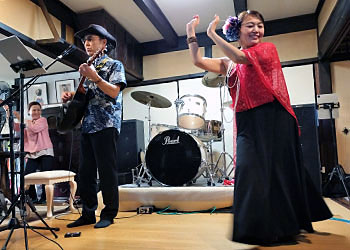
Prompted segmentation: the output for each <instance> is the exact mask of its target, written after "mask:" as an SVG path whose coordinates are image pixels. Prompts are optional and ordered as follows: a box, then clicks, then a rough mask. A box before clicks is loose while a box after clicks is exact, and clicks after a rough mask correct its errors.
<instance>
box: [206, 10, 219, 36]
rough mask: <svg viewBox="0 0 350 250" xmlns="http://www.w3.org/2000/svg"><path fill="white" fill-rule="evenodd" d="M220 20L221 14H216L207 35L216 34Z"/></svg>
mask: <svg viewBox="0 0 350 250" xmlns="http://www.w3.org/2000/svg"><path fill="white" fill-rule="evenodd" d="M219 21H220V18H219V16H217V15H215V16H214V20H213V21H211V23H210V24H209V26H208V29H207V35H208V36H209V37H211V35H213V34H215V32H216V31H215V30H216V26H217V25H218V23H219Z"/></svg>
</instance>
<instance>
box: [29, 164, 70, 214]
mask: <svg viewBox="0 0 350 250" xmlns="http://www.w3.org/2000/svg"><path fill="white" fill-rule="evenodd" d="M74 176H75V173H74V172H71V171H67V170H52V171H43V172H36V173H32V174H28V175H25V176H24V183H25V189H26V190H27V189H28V188H29V185H33V184H45V192H46V204H47V217H52V213H53V207H54V206H53V190H54V184H56V183H60V182H69V186H70V197H69V208H70V211H71V212H74V210H75V209H74V206H73V198H74V196H75V192H76V191H77V183H76V182H75V181H74ZM27 213H28V215H29V213H30V209H27Z"/></svg>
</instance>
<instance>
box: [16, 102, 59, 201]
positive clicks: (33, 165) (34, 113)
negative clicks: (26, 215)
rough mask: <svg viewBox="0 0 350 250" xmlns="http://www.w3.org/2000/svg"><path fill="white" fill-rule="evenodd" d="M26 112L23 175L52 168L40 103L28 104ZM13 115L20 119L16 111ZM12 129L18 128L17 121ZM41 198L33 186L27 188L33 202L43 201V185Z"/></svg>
mask: <svg viewBox="0 0 350 250" xmlns="http://www.w3.org/2000/svg"><path fill="white" fill-rule="evenodd" d="M28 114H29V116H30V117H31V119H29V120H26V121H25V129H24V151H25V152H26V153H27V154H26V159H27V162H26V167H25V170H24V175H27V174H30V173H34V172H37V171H49V170H52V168H53V156H54V154H53V145H52V142H51V139H50V137H49V126H48V124H47V120H46V118H45V117H41V105H40V103H39V102H31V103H29V104H28ZM14 115H15V116H16V118H17V119H18V120H20V115H19V113H18V112H16V111H15V112H14ZM14 129H15V130H16V131H18V130H19V129H20V126H19V123H15V124H14ZM42 190H43V191H42V194H41V198H40V200H39V201H38V199H37V195H36V191H35V187H34V185H31V186H30V188H29V191H28V192H29V196H30V198H31V199H32V200H33V201H34V202H38V203H44V202H45V200H46V195H45V186H44V185H43V186H42Z"/></svg>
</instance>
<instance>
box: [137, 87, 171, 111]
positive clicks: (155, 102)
mask: <svg viewBox="0 0 350 250" xmlns="http://www.w3.org/2000/svg"><path fill="white" fill-rule="evenodd" d="M131 97H132V98H134V99H135V100H136V101H138V102H140V103H142V104H145V105H148V104H149V105H150V106H151V107H154V108H169V107H171V102H170V101H169V100H168V99H166V98H165V97H163V96H161V95H157V94H154V93H151V92H147V91H134V92H132V93H131Z"/></svg>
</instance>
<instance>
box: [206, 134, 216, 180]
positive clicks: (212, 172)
mask: <svg viewBox="0 0 350 250" xmlns="http://www.w3.org/2000/svg"><path fill="white" fill-rule="evenodd" d="M213 141H214V140H209V141H208V142H207V143H208V144H207V145H208V148H209V153H210V163H208V162H207V163H206V165H207V166H206V172H207V175H206V178H209V180H208V182H207V185H208V186H215V182H214V178H213V177H214V175H215V164H214V160H213V147H212V143H213Z"/></svg>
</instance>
